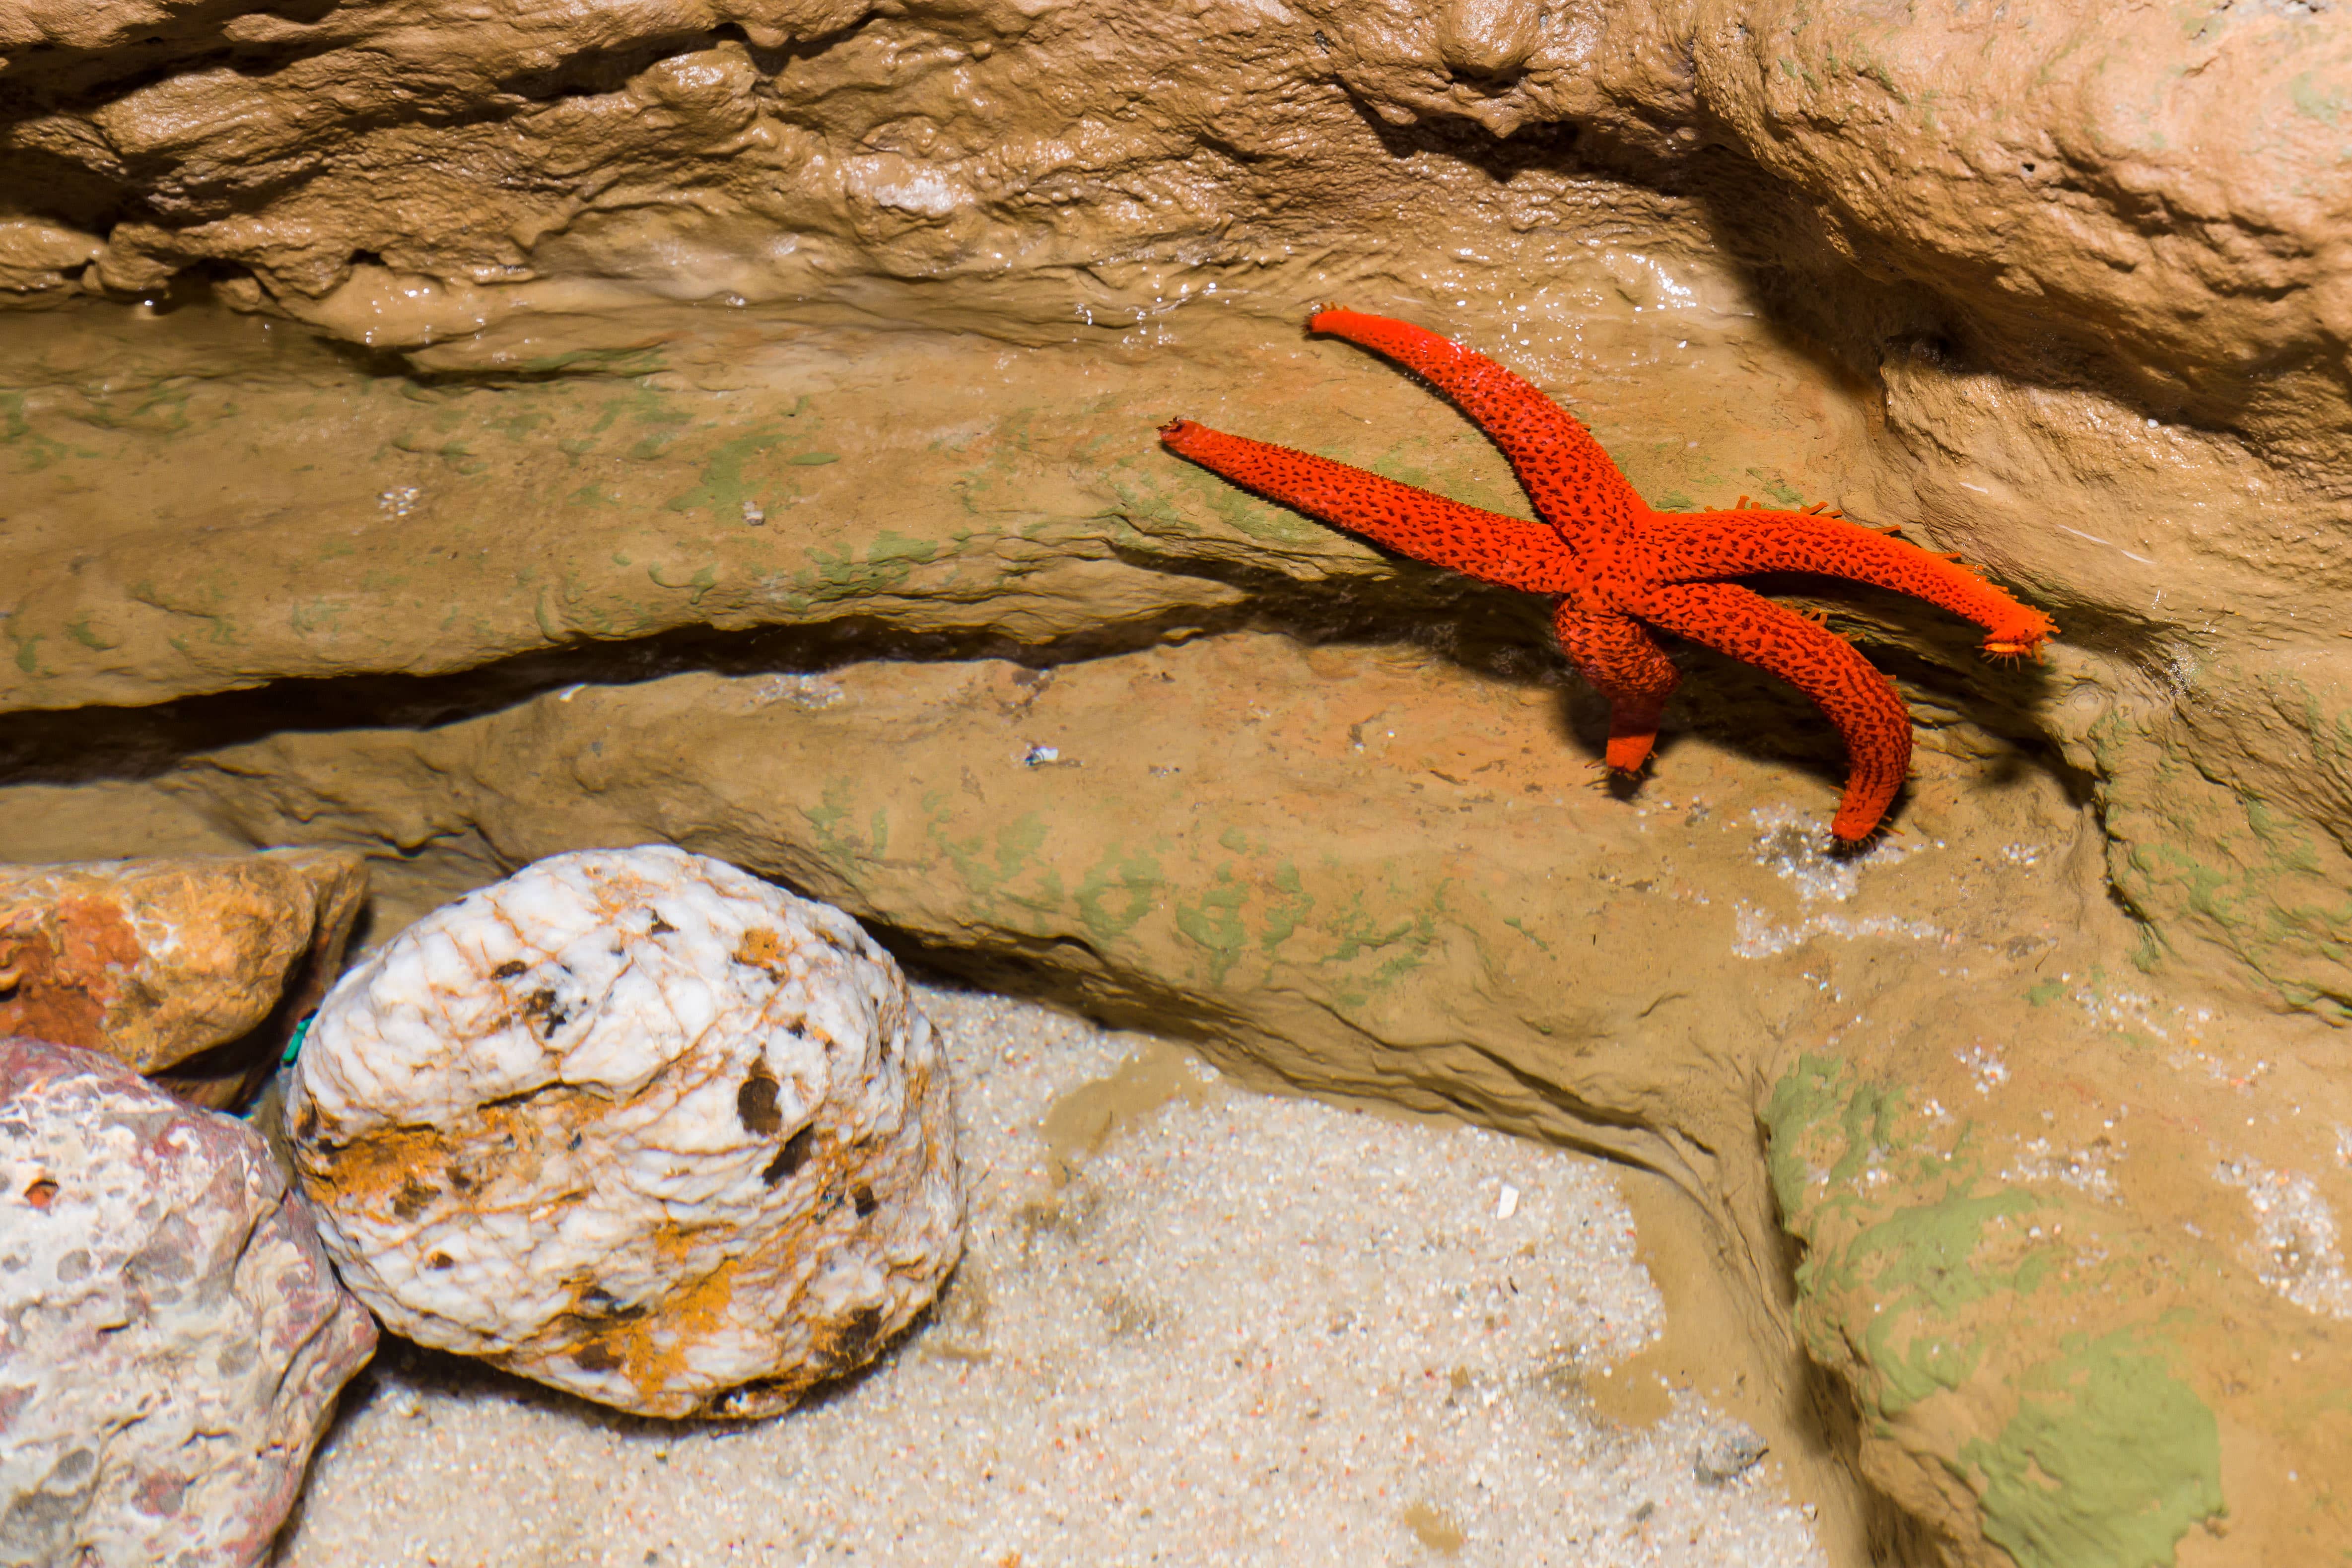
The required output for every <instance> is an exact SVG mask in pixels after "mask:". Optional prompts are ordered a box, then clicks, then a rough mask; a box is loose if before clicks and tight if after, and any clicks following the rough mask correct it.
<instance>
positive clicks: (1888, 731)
mask: <svg viewBox="0 0 2352 1568" xmlns="http://www.w3.org/2000/svg"><path fill="white" fill-rule="evenodd" d="M1625 608H1626V609H1627V610H1628V611H1629V612H1632V613H1633V614H1635V615H1638V616H1640V617H1641V618H1642V619H1643V620H1644V621H1647V622H1651V623H1653V624H1654V625H1658V626H1663V627H1664V628H1665V629H1666V630H1667V631H1669V632H1676V633H1678V634H1680V635H1682V636H1685V637H1687V638H1689V639H1690V640H1691V641H1692V642H1694V643H1706V645H1707V646H1708V647H1710V648H1713V649H1715V650H1717V652H1719V653H1728V654H1730V655H1731V656H1732V657H1733V658H1735V659H1738V660H1740V661H1741V662H1742V663H1745V664H1754V665H1756V666H1758V667H1759V668H1760V669H1766V670H1769V671H1771V672H1772V673H1773V674H1776V675H1778V676H1780V678H1781V679H1782V680H1784V681H1787V682H1788V683H1789V684H1790V685H1793V686H1795V687H1796V688H1797V689H1798V690H1799V691H1801V692H1803V693H1804V694H1805V695H1807V696H1809V697H1811V698H1812V699H1813V701H1815V702H1816V703H1819V704H1820V705H1821V706H1822V712H1824V713H1826V714H1828V715H1829V716H1830V720H1831V722H1832V723H1833V724H1835V725H1836V726H1837V727H1838V731H1839V733H1840V734H1842V735H1843V736H1844V737H1845V749H1846V758H1847V762H1848V771H1847V774H1846V783H1845V797H1844V799H1843V800H1840V801H1839V802H1838V810H1837V817H1836V820H1835V821H1832V823H1831V824H1830V831H1831V832H1832V833H1834V834H1835V835H1837V836H1838V837H1839V838H1841V839H1843V840H1845V841H1847V842H1849V843H1851V842H1853V841H1856V840H1859V839H1864V838H1867V837H1868V836H1869V835H1870V832H1871V831H1872V830H1873V829H1874V828H1876V827H1877V826H1878V821H1879V819H1880V818H1881V817H1883V816H1885V814H1886V808H1887V807H1888V805H1889V804H1891V803H1892V802H1893V801H1894V800H1895V791H1897V790H1899V789H1902V788H1903V781H1904V779H1906V778H1908V777H1909V776H1910V772H1911V716H1910V714H1909V713H1908V712H1907V711H1906V709H1905V708H1904V706H1903V699H1902V697H1901V696H1899V695H1896V693H1895V683H1893V682H1892V681H1890V680H1888V679H1887V678H1886V677H1885V675H1884V674H1880V673H1879V671H1878V670H1877V669H1876V668H1874V666H1873V665H1872V664H1870V662H1869V661H1868V660H1866V659H1864V657H1863V656H1862V655H1861V654H1859V653H1855V652H1854V651H1853V647H1852V645H1850V644H1849V643H1847V642H1846V641H1845V639H1843V637H1840V636H1838V635H1836V634H1835V633H1834V632H1824V631H1823V630H1822V629H1821V628H1820V627H1819V626H1816V625H1814V624H1813V623H1812V622H1810V621H1808V620H1806V619H1805V618H1804V617H1803V616H1801V615H1798V614H1796V613H1794V612H1790V611H1788V610H1783V609H1782V608H1781V607H1780V606H1779V605H1777V604H1775V603H1773V602H1772V601H1770V600H1769V599H1766V598H1764V597H1763V596H1762V595H1761V594H1757V593H1751V592H1750V591H1748V590H1747V589H1744V588H1741V587H1739V586H1738V584H1736V583H1728V582H1686V583H1674V584H1662V585H1660V586H1658V587H1656V588H1653V589H1651V590H1649V591H1647V592H1645V593H1643V594H1642V595H1641V596H1640V597H1639V598H1638V599H1637V600H1636V601H1633V602H1631V603H1629V604H1627V605H1626V606H1625Z"/></svg>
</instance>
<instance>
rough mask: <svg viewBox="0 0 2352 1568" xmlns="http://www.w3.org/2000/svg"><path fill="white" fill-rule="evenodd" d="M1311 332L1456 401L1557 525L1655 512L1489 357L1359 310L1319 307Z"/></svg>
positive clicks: (1543, 401)
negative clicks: (1375, 357)
mask: <svg viewBox="0 0 2352 1568" xmlns="http://www.w3.org/2000/svg"><path fill="white" fill-rule="evenodd" d="M1307 330H1308V331H1310V332H1328V333H1329V334H1330V335H1331V336H1333V337H1335V338H1345V339H1347V340H1349V342H1351V343H1357V344H1360V345H1361V346H1363V347H1364V348H1367V349H1370V350H1372V351H1373V352H1374V353H1376V354H1381V355H1382V356H1384V357H1386V358H1388V359H1391V360H1394V361H1396V362H1397V363H1398V364H1401V365H1402V366H1403V367H1404V368H1405V369H1407V370H1409V371H1412V372H1413V373H1414V374H1415V375H1418V376H1420V377H1421V378H1422V379H1423V380H1424V381H1426V382H1429V383H1430V384H1432V385H1433V386H1434V387H1436V388H1437V390H1438V391H1440V392H1444V394H1445V395H1446V396H1447V397H1449V398H1451V399H1452V400H1453V401H1454V404H1455V406H1456V407H1458V408H1460V409H1461V410H1462V412H1463V413H1466V414H1468V415H1469V416H1470V418H1471V419H1472V421H1473V422H1475V423H1476V424H1477V426H1478V428H1479V429H1481V430H1483V431H1485V432H1486V434H1487V435H1488V436H1490V437H1492V438H1493V440H1494V443H1495V444H1496V446H1499V447H1501V448H1502V449H1503V455H1504V456H1506V457H1507V458H1509V459H1510V460H1511V466H1512V468H1514V469H1515V470H1517V473H1518V476H1519V483H1520V484H1522V485H1524V486H1527V491H1528V497H1530V498H1531V499H1533V500H1534V502H1535V504H1536V512H1537V514H1538V516H1540V517H1542V518H1543V519H1544V520H1545V521H1546V522H1548V523H1550V524H1552V525H1553V526H1554V527H1556V528H1562V529H1569V530H1578V529H1585V528H1591V527H1593V526H1595V525H1601V526H1613V525H1622V524H1623V523H1626V522H1629V521H1631V520H1632V519H1633V518H1635V517H1640V516H1642V515H1643V513H1645V512H1647V511H1648V510H1649V507H1647V506H1646V505H1645V504H1644V503H1643V500H1642V497H1640V496H1638V495H1636V494H1634V492H1633V486H1631V485H1629V484H1627V483H1626V482H1625V476H1623V475H1622V474H1621V473H1619V472H1618V471H1617V465H1616V464H1615V463H1613V462H1612V461H1610V457H1609V454H1608V453H1606V452H1604V451H1602V450H1601V443H1599V442H1598V441H1595V440H1594V439H1593V438H1592V433H1591V431H1589V430H1587V429H1585V428H1584V426H1583V425H1582V424H1581V423H1578V421H1577V420H1576V418H1575V416H1574V415H1572V414H1570V413H1569V412H1568V411H1567V410H1566V409H1563V408H1561V407H1560V406H1559V404H1558V403H1556V402H1552V401H1551V399H1549V398H1548V397H1546V396H1544V394H1543V393H1542V392H1539V391H1538V390H1537V389H1536V388H1535V387H1533V386H1531V385H1529V384H1528V382H1525V381H1522V380H1521V379H1520V378H1518V377H1517V376H1515V375H1513V374H1512V373H1511V372H1510V371H1507V370H1505V369H1504V368H1503V367H1502V366H1500V365H1498V364H1496V362H1495V361H1492V360H1490V359H1488V358H1486V356H1485V355H1484V354H1478V353H1474V352H1472V351H1471V350H1468V349H1465V348H1464V347H1463V346H1462V345H1461V344H1459V343H1457V342H1454V340H1452V339H1450V338H1441V337H1439V336H1438V335H1437V334H1436V333H1434V332H1432V331H1428V330H1426V329H1423V328H1420V327H1415V326H1413V325H1412V324H1411V323H1409V322H1404V321H1392V320H1391V319H1389V318H1387V317H1385V316H1367V315H1365V314H1363V313H1362V312H1360V311H1356V310H1339V309H1331V310H1319V311H1318V312H1316V314H1315V315H1314V316H1313V317H1312V318H1311V319H1308V321H1307Z"/></svg>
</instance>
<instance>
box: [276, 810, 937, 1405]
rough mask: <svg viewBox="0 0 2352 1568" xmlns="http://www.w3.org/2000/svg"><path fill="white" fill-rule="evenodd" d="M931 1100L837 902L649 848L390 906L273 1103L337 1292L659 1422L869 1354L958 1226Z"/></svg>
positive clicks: (933, 1282) (869, 954)
mask: <svg viewBox="0 0 2352 1568" xmlns="http://www.w3.org/2000/svg"><path fill="white" fill-rule="evenodd" d="M949 1095H950V1090H949V1084H948V1079H947V1073H946V1070H945V1068H944V1067H943V1066H942V1065H941V1061H940V1052H939V1047H938V1043H937V1041H936V1040H934V1039H933V1038H932V1034H931V1028H930V1025H929V1022H928V1021H927V1020H926V1019H924V1018H923V1016H922V1014H921V1012H920V1011H919V1010H918V1009H916V1008H915V1007H914V1005H913V1003H912V1001H911V1000H910V999H909V997H908V991H907V986H906V981H905V979H904V978H903V977H901V976H900V974H899V972H898V966H897V965H896V964H895V963H893V962H892V961H891V959H890V957H889V956H888V955H887V954H886V953H884V952H883V951H882V950H881V949H880V948H879V947H877V946H875V945H874V943H873V941H872V939H871V938H869V937H867V936H866V935H865V933H864V932H862V931H860V930H859V929H858V928H857V926H856V923H855V922H854V921H852V920H850V919H849V917H848V916H846V915H843V914H841V913H840V912H839V911H838V910H835V909H831V908H827V907H826V906H824V905H823V904H812V903H810V902H808V901H807V900H805V899H800V898H795V897H793V895H792V894H788V893H784V892H782V891H781V890H779V889H777V888H775V887H772V886H770V885H768V884H767V883H761V881H759V880H758V879H757V878H755V877H751V876H749V875H747V874H745V873H742V872H740V871H737V870H736V869H735V868H733V867H732V866H729V865H726V864H724V863H722V862H717V861H713V860H710V859H708V858H706V857H702V856H696V855H689V854H686V853H683V852H679V851H677V850H673V849H665V848H643V849H635V850H623V851H612V852H581V853H573V854H565V855H559V856H554V857H551V858H550V859H548V860H544V861H541V862H539V863H537V864H535V865H532V866H530V867H527V868H526V869H524V870H523V871H521V872H519V873H516V874H515V875H514V876H512V877H509V879H507V880H506V881H504V882H502V883H498V884H497V885H496V886H493V887H489V888H485V889H483V890H482V891H480V892H478V893H475V894H468V895H467V897H465V898H463V899H460V900H459V901H458V902H457V903H456V904H451V905H449V906H447V907H446V908H444V909H441V910H438V911H436V912H435V913H434V914H433V915H428V916H427V917H425V919H423V920H420V921H418V922H417V923H416V924H415V925H412V926H410V927H409V928H408V929H407V930H406V931H404V932H403V933H402V934H401V935H400V936H397V937H395V938H394V940H393V941H392V942H391V943H389V944H387V945H386V946H384V947H383V949H382V950H381V951H380V952H378V953H376V954H375V955H374V956H372V957H371V958H369V960H368V961H367V962H366V963H365V964H363V965H362V966H361V967H359V968H357V969H355V970H353V971H352V974H351V975H350V976H349V977H346V978H345V980H344V981H343V983H342V984H341V986H339V987H338V988H336V989H335V991H334V993H333V995H331V997H330V998H328V1000H327V1004H326V1005H325V1006H324V1007H323V1008H321V1009H320V1012H319V1017H318V1020H317V1023H316V1024H315V1026H314V1027H313V1028H312V1030H310V1035H309V1037H308V1039H307V1040H306V1041H305V1042H304V1047H303V1051H302V1055H301V1057H300V1059H299V1061H298V1063H297V1066H296V1071H295V1073H294V1078H293V1083H292V1087H291V1089H290V1091H289V1095H288V1103H287V1118H288V1123H289V1127H290V1128H291V1130H292V1134H293V1139H294V1148H295V1157H296V1161H297V1164H298V1166H299V1168H300V1170H301V1173H302V1178H303V1181H304V1184H305V1185H306V1186H307V1187H308V1188H309V1189H310V1193H311V1195H312V1196H313V1197H315V1198H316V1199H317V1200H318V1202H319V1204H320V1208H321V1210H322V1218H323V1226H324V1229H325V1232H326V1236H327V1239H328V1243H329V1245H330V1247H331V1249H333V1251H334V1253H335V1255H336V1257H337V1260H339V1261H340V1262H341V1265H342V1267H343V1270H344V1272H345V1275H346V1277H347V1278H348V1279H349V1280H350V1281H351V1282H352V1289H353V1290H354V1291H357V1292H358V1293H359V1295H360V1297H361V1299H362V1300H363V1301H366V1302H367V1303H368V1304H369V1305H370V1306H371V1307H373V1308H374V1309H375V1311H376V1312H377V1313H378V1314H379V1315H380V1316H382V1317H383V1320H384V1322H386V1323H387V1324H389V1325H390V1326H392V1327H393V1328H394V1329H395V1330H397V1331H398V1332H400V1333H404V1334H405V1335H407V1336H408V1337H409V1338H411V1339H414V1340H416V1341H418V1342H419V1343H425V1344H429V1345H433V1346H436V1347H438V1348H440V1349H443V1350H453V1351H459V1352H463V1353H465V1354H470V1355H478V1356H482V1357H484V1358H486V1359H488V1360H489V1361H492V1362H495V1363H496V1364H499V1365H500V1366H504V1367H507V1368H509V1369H510V1370H512V1371H515V1372H520V1373H522V1374H523V1375H526V1376H530V1377H535V1378H538V1379H539V1380H540V1381H541V1382H543V1383H550V1384H552V1385H555V1386H557V1387H559V1388H565V1389H569V1390H571V1391H572V1392H573V1393H575V1394H579V1395H582V1396H585V1397H587V1398H590V1399H595V1400H599V1401H602V1402H603V1403H604V1404H607V1405H612V1406H617V1407H619V1408H622V1409H625V1410H634V1411H638V1412H641V1413H644V1414H646V1415H655V1416H764V1415H769V1414H772V1413H773V1412H775V1411H778V1410H782V1409H784V1408H786V1407H788V1406H791V1405H792V1404H793V1402H794V1401H795V1400H796V1399H798V1398H799V1397H800V1396H801V1394H802V1393H803V1391H804V1390H805V1389H806V1388H807V1387H808V1386H809V1385H811V1384H814V1383H816V1382H818V1381H821V1380H822V1379H824V1378H826V1377H831V1376H837V1375H840V1374H842V1373H845V1372H848V1371H851V1370H853V1369H855V1368H856V1367H858V1366H860V1365H863V1364H865V1363H866V1361H867V1360H869V1359H871V1357H872V1356H873V1355H874V1354H875V1353H876V1352H877V1350H879V1349H880V1348H881V1346H882V1345H883V1344H884V1343H886V1342H887V1340H888V1339H889V1338H890V1336H891V1335H893V1334H895V1333H898V1330H900V1329H901V1328H904V1327H905V1326H906V1324H907V1323H908V1321H909V1320H910V1319H911V1318H913V1316H914V1315H915V1314H916V1313H917V1312H919V1311H921V1310H922V1308H923V1307H924V1306H925V1305H926V1304H927V1303H929V1301H930V1299H931V1297H932V1295H933V1294H934V1293H935V1292H936V1291H938V1289H939V1286H940V1281H941V1280H942V1279H944V1278H945V1276H946V1274H947V1271H948V1270H950V1268H952V1267H953V1266H954V1263H955V1260H956V1257H957V1254H958V1251H959V1249H960V1248H961V1237H962V1229H961V1225H962V1207H961V1191H960V1188H959V1186H958V1185H957V1183H958V1176H957V1168H956V1159H955V1145H954V1125H953V1123H952V1121H951V1119H950V1100H949Z"/></svg>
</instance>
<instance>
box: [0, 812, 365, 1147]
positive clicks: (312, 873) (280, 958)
mask: <svg viewBox="0 0 2352 1568" xmlns="http://www.w3.org/2000/svg"><path fill="white" fill-rule="evenodd" d="M366 893H367V867H366V862H364V861H362V859H361V858H360V856H359V855H358V854H356V853H354V852H351V851H333V850H279V851H274V852H269V853H267V854H260V855H247V856H239V857H234V858H232V857H226V856H223V857H217V858H211V857H207V858H185V859H176V860H146V861H110V862H93V863H85V864H79V865H36V866H5V867H0V1033H6V1034H17V1035H25V1036H29V1037H32V1038H34V1039H37V1040H53V1041H55V1042H57V1043H58V1044H60V1045H78V1046H82V1047H84V1048H86V1049H88V1050H91V1051H100V1052H101V1053H103V1054H105V1055H108V1056H110V1057H113V1058H114V1059H115V1060H117V1061H121V1062H122V1063H124V1064H125V1065H126V1066H129V1067H131V1068H134V1069H136V1070H137V1071H140V1072H142V1073H145V1074H147V1075H149V1076H151V1077H154V1078H157V1079H158V1080H159V1081H161V1082H163V1084H164V1086H165V1087H167V1088H169V1089H171V1090H172V1091H173V1092H175V1093H178V1094H180V1095H181V1096H182V1097H184V1098H185V1099H187V1100H190V1101H192V1102H193V1103H197V1104H203V1105H209V1106H212V1107H214V1108H215V1109H226V1108H227V1107H230V1106H233V1105H235V1104H236V1103H239V1102H240V1101H242V1100H243V1099H244V1098H245V1096H246V1095H247V1092H250V1091H251V1090H252V1089H253V1087H254V1086H255V1085H256V1084H257V1083H258V1082H260V1080H261V1078H262V1077H263V1076H265V1075H267V1074H268V1071H270V1070H271V1069H272V1068H274V1067H275V1066H277V1064H278V1048H279V1047H281V1046H282V1045H284V1044H285V1042H286V1040H287V1038H288V1037H289V1034H290V1033H291V1031H292V1030H293V1028H294V1025H295V1023H296V1021H297V1020H298V1019H300V1018H301V1017H302V1016H303V1015H304V1014H306V1013H308V1012H309V1011H310V1009H311V1008H312V1007H313V1006H315V1005H316V1004H317V1002H318V1000H319V998H320V997H321V996H323V995H324V994H325V993H326V988H327V986H328V983H329V982H330V981H331V980H332V979H333V978H334V977H335V976H336V975H337V974H338V973H340V972H341V967H342V956H343V946H344V943H345V942H346V941H347V940H348V939H349V937H350V936H351V931H352V922H353V921H354V920H355V919H356V918H357V917H358V915H359V914H360V910H361V907H362V904H363V902H364V900H365V896H366Z"/></svg>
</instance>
